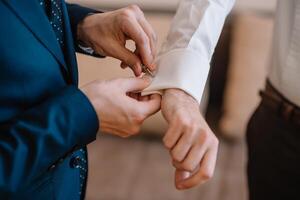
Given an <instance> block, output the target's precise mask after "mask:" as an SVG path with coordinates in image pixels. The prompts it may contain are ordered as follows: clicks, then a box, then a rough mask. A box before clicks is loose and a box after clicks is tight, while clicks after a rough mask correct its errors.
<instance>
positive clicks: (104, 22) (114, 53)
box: [77, 5, 157, 76]
mask: <svg viewBox="0 0 300 200" xmlns="http://www.w3.org/2000/svg"><path fill="white" fill-rule="evenodd" d="M77 32H78V34H77V35H78V39H79V40H80V41H82V42H83V43H84V44H85V45H87V46H90V47H92V48H93V49H94V50H95V51H96V52H97V53H99V54H100V55H105V56H111V57H114V58H117V59H119V60H121V67H122V68H126V67H127V66H129V67H130V68H131V69H132V70H133V72H134V74H135V75H136V76H140V75H141V73H142V68H141V64H144V65H145V66H147V67H148V68H149V69H150V70H152V71H154V70H155V64H154V58H155V55H156V43H157V39H156V34H155V32H154V31H153V28H152V26H151V25H150V24H149V22H148V21H147V20H146V18H145V16H144V14H143V12H142V11H141V10H140V8H139V7H138V6H135V5H132V6H128V7H126V8H122V9H119V10H115V11H111V12H105V13H99V14H94V15H90V16H88V17H86V18H85V19H84V20H83V22H82V23H80V25H79V26H78V31H77ZM127 40H133V41H134V42H135V45H136V50H135V51H134V52H131V51H130V50H128V49H127V48H126V47H125V44H126V41H127Z"/></svg>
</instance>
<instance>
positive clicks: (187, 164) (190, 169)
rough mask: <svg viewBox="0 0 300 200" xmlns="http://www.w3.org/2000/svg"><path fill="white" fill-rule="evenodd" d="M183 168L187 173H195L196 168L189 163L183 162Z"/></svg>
mask: <svg viewBox="0 0 300 200" xmlns="http://www.w3.org/2000/svg"><path fill="white" fill-rule="evenodd" d="M181 166H182V168H183V169H184V170H186V171H189V172H192V171H194V166H193V165H192V164H191V163H189V162H183V163H182V165H181Z"/></svg>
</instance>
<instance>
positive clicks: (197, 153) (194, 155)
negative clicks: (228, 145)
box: [173, 145, 207, 172]
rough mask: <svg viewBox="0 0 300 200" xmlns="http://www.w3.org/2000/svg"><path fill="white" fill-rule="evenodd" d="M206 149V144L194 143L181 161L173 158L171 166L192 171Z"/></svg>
mask: <svg viewBox="0 0 300 200" xmlns="http://www.w3.org/2000/svg"><path fill="white" fill-rule="evenodd" d="M206 150H207V149H206V146H202V145H201V146H198V145H197V146H196V145H195V146H193V147H192V148H191V150H190V152H189V153H188V155H187V157H186V159H185V160H184V161H183V162H176V161H175V160H174V161H173V166H174V167H175V168H176V169H180V170H185V171H189V172H193V171H195V169H196V168H197V167H198V166H199V163H200V161H201V160H202V158H203V156H204V153H205V152H206Z"/></svg>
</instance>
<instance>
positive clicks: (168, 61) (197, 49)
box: [143, 0, 234, 102]
mask: <svg viewBox="0 0 300 200" xmlns="http://www.w3.org/2000/svg"><path fill="white" fill-rule="evenodd" d="M233 5H234V0H183V1H181V3H180V5H179V7H178V10H177V13H176V15H175V17H174V19H173V22H172V24H171V29H170V32H169V34H168V37H167V40H166V41H165V43H164V44H163V46H162V49H161V51H160V53H159V55H158V57H157V64H158V70H157V73H156V75H155V77H154V79H153V82H152V84H151V85H150V86H149V87H148V88H146V89H145V90H144V93H143V94H149V93H154V92H157V91H160V92H161V91H163V90H164V89H168V88H179V89H182V90H184V91H185V92H187V93H188V94H190V95H191V96H193V97H194V98H195V99H196V100H197V101H198V102H200V100H201V97H202V93H203V90H204V87H205V83H206V80H207V76H208V72H209V68H210V60H211V57H212V54H213V52H214V49H215V46H216V44H217V41H218V39H219V36H220V33H221V30H222V28H223V25H224V21H225V18H226V16H227V14H228V13H229V12H230V10H231V9H232V7H233Z"/></svg>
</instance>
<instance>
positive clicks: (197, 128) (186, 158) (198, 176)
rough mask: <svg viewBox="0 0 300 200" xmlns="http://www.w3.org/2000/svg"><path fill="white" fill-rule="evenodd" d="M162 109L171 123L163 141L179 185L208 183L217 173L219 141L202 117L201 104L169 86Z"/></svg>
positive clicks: (183, 186) (180, 187)
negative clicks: (215, 169)
mask: <svg viewBox="0 0 300 200" xmlns="http://www.w3.org/2000/svg"><path fill="white" fill-rule="evenodd" d="M161 109H162V113H163V115H164V117H165V118H166V120H167V122H168V124H169V128H168V130H167V133H166V134H165V136H164V138H163V142H164V144H165V146H166V147H167V148H168V149H169V150H170V154H171V156H172V159H173V165H174V167H175V168H176V172H175V185H176V187H177V188H178V189H188V188H191V187H193V186H196V185H197V184H202V183H204V182H206V181H207V180H208V179H210V178H211V177H212V175H213V172H214V168H215V164H216V158H217V152H218V140H217V138H216V137H215V135H214V134H213V132H212V131H211V130H210V128H209V126H208V125H207V123H206V121H205V120H204V118H203V117H202V115H201V113H200V110H199V104H198V103H197V101H196V100H195V99H193V98H192V97H191V96H189V95H188V94H187V93H185V92H183V91H182V90H179V89H168V90H166V91H165V93H164V95H163V98H162V108H161Z"/></svg>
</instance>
